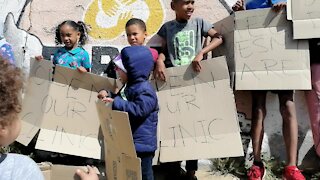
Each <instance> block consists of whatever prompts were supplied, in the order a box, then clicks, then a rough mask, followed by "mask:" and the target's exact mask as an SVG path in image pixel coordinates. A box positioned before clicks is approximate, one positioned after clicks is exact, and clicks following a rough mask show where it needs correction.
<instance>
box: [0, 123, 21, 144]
mask: <svg viewBox="0 0 320 180" xmlns="http://www.w3.org/2000/svg"><path fill="white" fill-rule="evenodd" d="M20 129H21V122H20V120H19V119H18V118H16V119H15V120H12V121H10V122H6V123H4V122H0V147H4V146H8V145H9V144H11V143H13V142H14V141H15V140H16V139H17V137H18V136H19V133H20Z"/></svg>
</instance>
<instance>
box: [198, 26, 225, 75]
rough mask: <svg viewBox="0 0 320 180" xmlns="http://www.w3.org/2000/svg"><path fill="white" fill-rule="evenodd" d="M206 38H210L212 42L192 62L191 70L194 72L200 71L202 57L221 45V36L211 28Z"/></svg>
mask: <svg viewBox="0 0 320 180" xmlns="http://www.w3.org/2000/svg"><path fill="white" fill-rule="evenodd" d="M208 36H210V37H211V39H212V41H211V42H210V43H209V45H208V46H206V47H204V48H203V49H202V50H201V51H200V52H199V53H198V54H197V56H196V57H195V58H194V59H193V61H192V67H193V70H194V71H196V72H200V71H201V68H202V67H201V64H200V61H201V60H202V59H203V55H204V54H206V53H208V52H209V51H212V50H213V49H215V48H216V47H218V46H219V45H220V44H222V42H223V40H222V35H220V34H219V33H218V32H217V31H216V30H215V29H213V28H211V29H210V30H209V31H208Z"/></svg>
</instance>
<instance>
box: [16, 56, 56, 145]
mask: <svg viewBox="0 0 320 180" xmlns="http://www.w3.org/2000/svg"><path fill="white" fill-rule="evenodd" d="M30 63H31V69H30V76H29V79H28V81H27V83H26V88H25V89H24V94H23V101H22V111H21V113H20V114H19V118H20V119H21V120H22V121H21V127H22V128H21V132H20V135H19V137H18V138H17V141H18V142H20V143H21V144H23V145H25V146H27V145H28V144H29V143H30V141H31V140H32V139H33V137H34V136H35V135H36V134H37V132H38V131H39V129H40V126H41V123H42V118H43V112H42V111H41V106H42V105H43V104H46V99H45V97H47V95H48V90H49V87H50V83H51V80H52V66H53V64H52V63H51V61H40V62H39V61H36V60H34V59H32V60H31V62H30Z"/></svg>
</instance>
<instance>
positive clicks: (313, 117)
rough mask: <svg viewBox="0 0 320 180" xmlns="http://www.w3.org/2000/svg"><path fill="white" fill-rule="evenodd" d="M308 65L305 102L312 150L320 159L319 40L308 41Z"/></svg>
mask: <svg viewBox="0 0 320 180" xmlns="http://www.w3.org/2000/svg"><path fill="white" fill-rule="evenodd" d="M309 47H310V63H311V82H312V90H311V91H306V100H307V104H308V109H309V116H310V124H311V129H312V134H313V141H314V148H315V150H316V153H317V155H318V156H319V157H320V112H319V108H320V104H319V98H320V83H319V82H320V64H319V50H320V39H310V40H309Z"/></svg>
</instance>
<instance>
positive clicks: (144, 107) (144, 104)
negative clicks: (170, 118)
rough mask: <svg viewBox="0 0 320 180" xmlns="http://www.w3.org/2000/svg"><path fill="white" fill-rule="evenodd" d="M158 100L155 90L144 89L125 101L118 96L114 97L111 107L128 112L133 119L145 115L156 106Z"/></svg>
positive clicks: (141, 117)
mask: <svg viewBox="0 0 320 180" xmlns="http://www.w3.org/2000/svg"><path fill="white" fill-rule="evenodd" d="M157 104H158V101H157V96H156V94H155V92H151V90H145V91H143V92H141V93H139V94H138V95H137V97H135V98H134V99H133V100H132V101H126V100H124V99H122V98H121V97H120V96H117V97H115V98H114V101H113V104H112V109H114V110H119V111H125V112H128V114H129V116H131V117H133V118H135V119H143V118H145V117H147V116H148V115H149V114H150V113H151V112H153V111H154V109H155V108H156V107H157Z"/></svg>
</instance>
